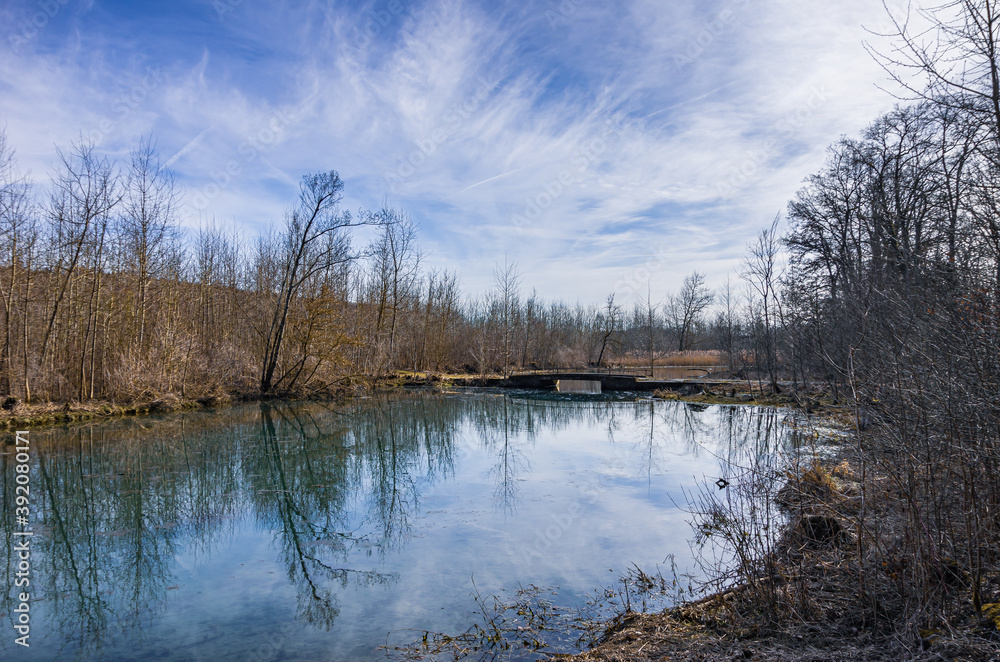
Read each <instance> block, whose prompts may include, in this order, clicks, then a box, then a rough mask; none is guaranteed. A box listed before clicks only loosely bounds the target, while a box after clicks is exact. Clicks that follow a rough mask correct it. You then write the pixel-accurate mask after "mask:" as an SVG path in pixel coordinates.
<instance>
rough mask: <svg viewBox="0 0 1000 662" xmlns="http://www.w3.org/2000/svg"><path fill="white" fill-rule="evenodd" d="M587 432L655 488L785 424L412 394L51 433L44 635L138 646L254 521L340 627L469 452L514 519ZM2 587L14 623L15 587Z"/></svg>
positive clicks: (9, 498) (737, 411)
mask: <svg viewBox="0 0 1000 662" xmlns="http://www.w3.org/2000/svg"><path fill="white" fill-rule="evenodd" d="M581 422H583V423H584V424H585V425H587V427H588V428H589V429H593V430H602V429H606V430H607V438H608V440H609V442H610V443H611V444H612V445H613V446H614V448H615V453H616V454H617V456H618V457H620V462H619V461H618V460H616V463H618V464H620V466H621V467H622V469H621V470H622V471H623V472H625V473H627V474H631V475H632V476H633V477H636V478H638V477H644V478H647V479H648V477H649V476H652V475H654V474H658V473H660V472H662V471H666V470H667V469H669V466H670V463H671V462H672V457H673V455H672V454H676V453H678V452H683V453H705V452H709V453H711V454H713V455H716V456H718V457H719V458H722V459H726V458H732V457H735V454H736V451H735V450H734V449H736V448H737V447H740V448H742V449H743V450H741V451H740V452H745V449H746V447H747V443H748V442H749V443H750V444H751V445H752V444H756V443H758V441H756V440H761V439H763V440H764V441H761V442H759V444H762V445H760V448H759V449H758V452H773V439H774V436H775V428H776V427H777V426H778V416H777V415H776V414H774V413H773V412H772V413H768V410H761V409H752V408H729V409H727V410H726V411H725V412H723V414H722V428H723V430H724V433H723V434H719V432H720V431H719V430H718V426H714V425H710V424H709V423H708V422H707V421H706V419H705V418H704V417H702V416H700V414H699V412H696V411H694V410H691V409H689V408H687V407H684V406H683V405H677V404H676V403H658V404H656V405H654V404H653V403H650V402H648V401H646V402H606V401H593V402H579V401H572V402H557V401H551V400H545V399H535V398H529V397H526V396H525V395H524V394H521V395H517V396H514V397H512V396H508V395H502V396H499V395H498V396H489V397H483V396H461V397H442V396H412V397H394V398H391V399H386V398H376V399H370V400H365V401H358V402H354V403H352V404H349V405H345V406H341V407H328V406H324V405H320V404H315V403H311V404H288V403H265V404H261V405H257V406H242V407H233V408H231V409H226V410H221V411H218V412H210V411H199V412H187V413H181V414H175V415H170V416H162V417H158V418H155V417H150V418H144V419H133V420H119V421H114V422H103V423H98V424H93V425H77V426H68V427H61V428H50V429H47V430H39V431H36V432H33V433H32V445H33V458H32V461H33V465H32V473H31V490H32V492H31V504H32V513H33V516H32V519H33V528H34V531H35V533H36V535H35V536H34V538H33V539H32V545H33V551H32V563H33V567H32V571H33V583H32V595H33V599H34V600H35V601H36V602H35V605H36V609H37V612H36V616H37V617H42V618H44V625H40V626H39V627H40V628H43V629H44V630H45V631H46V632H47V635H46V636H47V637H50V638H51V637H58V638H59V639H60V640H61V641H63V642H64V646H65V647H66V648H67V649H68V650H72V651H74V652H75V653H76V654H77V655H79V656H82V657H87V656H97V655H99V654H100V651H101V649H102V646H105V645H110V644H111V643H112V642H116V641H117V642H118V643H120V641H121V638H123V637H124V638H127V639H128V641H132V640H134V639H139V638H141V637H142V636H143V628H144V627H145V626H146V624H148V623H150V622H152V621H153V620H154V619H155V618H156V617H157V616H158V615H160V614H162V613H164V612H165V611H167V609H168V602H169V596H170V595H171V593H170V591H171V589H172V588H176V584H177V583H178V581H179V580H178V572H179V564H182V565H183V564H184V563H186V564H187V567H193V566H197V565H199V563H201V562H202V561H205V560H208V559H210V558H211V557H212V555H213V552H214V550H217V549H219V548H220V547H221V546H223V545H225V544H228V543H230V542H232V541H233V540H235V539H236V537H237V534H238V532H240V531H241V530H243V529H245V528H246V527H247V526H248V525H251V524H252V525H253V526H254V527H255V528H256V529H257V530H258V531H261V532H262V533H263V535H271V536H273V541H274V546H275V548H276V550H277V555H276V556H277V558H278V559H280V563H281V566H282V567H283V568H284V569H285V570H286V576H287V579H288V583H289V585H290V586H291V587H293V588H294V591H295V595H296V611H295V613H296V617H297V619H298V620H299V621H301V622H303V623H308V624H311V625H313V626H315V627H317V628H320V629H327V630H328V629H330V628H332V627H334V625H335V623H336V621H337V618H338V616H339V614H340V613H341V608H342V604H341V601H340V600H341V595H342V593H343V592H344V590H345V589H347V588H348V587H352V586H353V587H355V588H356V589H357V588H363V587H373V586H391V585H392V584H394V583H395V582H397V581H398V579H399V577H398V576H397V575H396V574H395V573H392V572H381V571H379V570H376V569H373V568H377V567H379V566H380V565H382V564H380V562H379V561H380V559H381V558H383V557H385V555H387V554H389V553H401V552H402V551H403V550H404V549H405V546H406V544H407V541H408V540H410V539H411V537H412V536H413V535H414V527H415V519H416V518H417V516H418V515H419V513H420V504H421V495H422V493H424V492H425V491H426V490H427V488H428V487H429V486H433V485H435V484H438V483H440V482H441V481H445V480H450V479H452V478H453V477H454V476H455V463H456V455H457V453H456V449H457V448H459V447H460V446H462V445H463V444H468V443H476V444H479V445H480V447H481V449H482V450H483V451H484V452H486V453H487V454H488V455H489V457H491V458H493V464H492V467H491V468H490V469H489V474H490V477H491V480H492V483H493V492H492V500H493V503H494V506H495V508H496V509H497V510H500V511H503V513H504V517H507V516H508V515H513V514H515V513H516V511H517V505H518V500H519V498H520V495H519V487H518V485H519V482H520V480H519V479H520V478H521V476H522V475H524V474H526V473H530V471H531V464H530V461H529V455H530V453H531V451H532V449H533V447H534V445H535V443H536V439H537V438H538V436H539V433H540V432H542V431H546V432H548V431H554V430H560V429H563V428H566V427H567V426H570V425H580V424H581ZM678 437H680V438H681V439H682V440H683V444H680V445H679V444H678V443H677V439H678ZM618 439H623V440H627V443H622V442H620V441H616V440H618ZM13 459H14V458H13V455H12V454H3V455H0V468H2V474H0V475H2V478H0V480H2V481H3V484H2V489H3V492H4V498H3V501H2V504H0V517H2V527H3V530H4V534H5V539H7V540H10V539H11V534H12V531H14V530H15V529H19V528H20V527H15V518H14V512H13V507H12V504H13V502H14V499H13V492H14V489H13V488H14V485H13V476H14V472H13V467H12V463H13ZM16 564H17V559H16V558H15V554H14V553H13V552H12V550H11V546H10V545H5V546H4V547H3V549H2V551H0V567H3V568H4V569H5V572H6V576H7V577H13V576H14V568H15V566H16ZM510 579H511V581H512V582H516V581H517V578H516V577H512V578H510ZM6 586H7V589H6V591H5V592H3V594H2V596H3V605H2V607H3V609H4V611H5V612H6V613H8V614H9V613H11V610H12V609H13V606H14V600H15V597H16V595H17V589H16V588H15V587H14V586H13V582H7V584H6ZM211 627H212V624H206V628H209V629H210V628H211ZM0 650H3V649H2V648H0Z"/></svg>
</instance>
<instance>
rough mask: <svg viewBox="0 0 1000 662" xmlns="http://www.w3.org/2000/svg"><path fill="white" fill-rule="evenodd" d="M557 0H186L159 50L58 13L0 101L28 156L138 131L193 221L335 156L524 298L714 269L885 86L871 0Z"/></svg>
mask: <svg viewBox="0 0 1000 662" xmlns="http://www.w3.org/2000/svg"><path fill="white" fill-rule="evenodd" d="M570 5H572V6H573V8H574V9H573V10H572V11H569V12H566V11H563V10H564V9H565V8H566V7H568V6H569V5H567V4H566V3H557V2H548V1H539V2H533V3H518V4H510V5H499V6H494V5H489V4H486V3H481V4H480V3H476V2H471V1H468V2H463V1H461V0H426V1H424V0H420V1H418V0H398V2H388V1H378V0H376V1H374V2H369V3H365V4H360V5H353V6H339V5H334V6H329V5H323V6H320V5H319V4H310V3H305V4H302V5H297V6H291V7H288V6H285V5H282V7H281V8H280V9H276V8H275V7H270V6H267V7H263V6H255V5H252V4H251V3H242V4H239V5H238V6H235V7H234V8H233V10H232V11H231V12H229V13H227V14H226V16H224V17H223V18H222V19H221V20H220V18H219V17H218V16H216V15H215V13H214V12H212V11H210V7H208V6H202V5H197V6H195V5H192V6H191V7H188V6H186V5H184V8H183V11H187V12H189V15H188V16H185V17H184V18H186V19H187V21H188V22H183V21H181V20H180V18H178V19H177V22H176V24H175V26H187V25H188V24H189V23H190V24H191V25H194V26H196V27H194V28H188V27H185V28H183V29H182V28H180V27H175V28H174V32H172V33H171V35H170V36H171V37H172V39H173V41H167V40H166V37H165V36H164V35H150V36H149V42H150V43H151V44H160V43H161V42H162V43H163V44H166V43H170V46H169V47H167V46H165V45H164V46H159V47H156V48H154V47H153V46H149V47H148V48H147V47H146V46H144V45H143V42H144V37H146V35H143V34H135V35H132V38H131V40H130V41H128V43H127V47H122V46H121V45H120V43H119V40H118V36H117V35H116V34H115V33H114V31H102V29H101V27H100V26H97V25H94V24H93V23H89V22H88V21H87V19H86V16H83V17H77V18H75V19H74V22H73V23H72V24H71V25H69V26H68V27H66V26H64V28H62V31H61V32H58V30H59V29H60V28H58V27H57V26H55V27H53V28H52V29H53V33H52V34H50V35H44V34H43V35H40V36H39V37H38V38H37V39H36V40H35V41H33V42H32V44H30V45H29V46H30V47H29V48H27V49H26V50H23V51H20V52H15V51H13V50H9V49H8V50H4V51H3V52H2V57H0V121H2V122H5V123H6V124H7V125H8V132H9V136H10V139H11V142H12V143H13V144H14V145H15V146H16V147H18V149H19V155H20V157H21V160H22V166H26V167H28V168H30V169H32V170H33V171H34V172H35V174H36V175H41V176H44V174H45V173H46V172H47V169H48V167H49V164H50V163H51V161H52V157H53V155H54V151H53V145H63V146H64V145H66V144H68V143H69V142H70V141H71V140H75V139H78V138H79V137H80V136H81V134H82V135H84V136H85V137H86V136H88V135H91V134H94V132H95V131H97V132H98V134H100V138H101V144H102V147H103V148H105V149H107V150H109V151H111V152H114V153H124V152H125V150H126V149H127V147H128V146H129V145H130V144H131V143H132V142H134V141H135V140H136V139H137V138H138V137H139V136H140V135H143V134H149V133H153V134H155V135H156V137H157V142H158V145H159V147H160V149H161V151H162V152H163V154H164V155H165V156H167V155H169V159H170V163H171V167H172V168H173V169H174V170H175V171H176V172H177V173H178V179H179V181H180V182H181V183H182V185H183V186H184V188H185V191H186V197H185V206H184V214H185V223H187V224H189V225H196V224H198V223H199V222H202V221H203V220H205V219H211V218H217V219H220V220H226V221H228V220H230V219H234V220H235V221H236V222H238V223H242V224H244V225H245V227H247V228H249V229H250V230H251V231H257V230H260V229H261V228H265V227H266V226H267V224H268V223H269V222H273V221H274V220H276V219H279V218H280V216H281V212H282V210H283V209H284V208H285V206H286V205H288V204H289V203H290V202H291V201H292V200H293V198H294V182H295V181H296V180H297V179H298V177H299V176H300V175H301V174H303V173H305V172H308V171H312V170H317V169H327V168H336V169H338V170H339V171H340V172H341V175H342V176H343V177H344V178H345V181H346V182H347V195H348V199H347V201H346V203H347V204H348V206H350V207H352V208H353V207H358V206H366V207H372V206H375V205H377V204H379V203H380V202H381V201H382V200H383V199H386V198H387V199H388V200H389V202H390V203H391V204H394V205H396V206H400V207H402V208H405V209H407V210H409V212H410V213H411V215H412V216H413V217H414V219H415V220H417V222H418V223H419V224H420V225H421V227H422V233H421V236H422V241H423V243H424V245H425V247H426V249H427V250H428V252H429V257H428V262H429V263H431V264H433V265H435V266H441V267H449V268H456V269H458V270H459V271H460V272H461V273H462V274H463V279H464V281H465V283H466V288H465V289H466V290H467V291H470V292H476V291H480V290H482V289H484V288H485V287H487V286H488V284H489V279H490V271H491V267H492V264H493V262H494V261H496V260H498V259H499V260H502V259H503V255H504V254H505V253H506V254H507V255H509V256H511V257H512V258H514V259H517V260H518V262H519V263H520V266H521V269H522V270H523V271H524V275H525V282H526V283H531V284H532V285H535V286H537V287H538V289H539V291H540V292H541V293H542V294H543V295H545V296H549V297H563V298H566V299H569V300H576V299H580V300H585V301H597V300H600V299H601V298H603V296H604V294H605V293H606V292H607V291H609V290H610V289H612V288H613V287H615V283H616V282H617V281H619V280H620V279H621V278H622V274H627V273H629V272H630V271H634V270H635V269H636V268H637V262H636V257H635V256H636V255H646V254H650V253H656V252H657V251H660V252H664V251H665V252H666V253H669V259H663V260H660V261H659V262H658V264H657V268H656V273H655V274H654V275H653V276H652V277H651V287H652V289H653V291H654V295H656V294H657V292H658V293H659V294H660V295H662V293H664V292H665V291H666V290H668V289H672V288H675V287H676V283H677V282H678V281H679V280H680V278H682V277H683V275H684V274H685V273H688V272H690V271H691V269H694V268H699V269H701V270H703V271H708V272H709V274H710V277H711V278H712V279H713V281H714V282H718V281H719V280H721V278H722V277H723V275H724V273H725V272H726V271H727V270H729V269H731V268H732V267H733V266H734V265H735V262H736V260H738V258H739V255H740V253H741V251H742V248H743V246H744V244H745V243H746V242H747V241H749V240H750V239H751V238H752V236H753V234H754V233H755V232H756V230H757V228H759V227H760V226H762V225H764V224H765V223H767V222H768V221H769V220H770V219H771V218H772V217H773V215H774V213H775V212H777V211H779V210H781V209H782V208H783V207H784V205H785V202H786V201H787V199H788V198H789V197H790V196H791V195H792V194H793V193H794V191H795V189H796V188H797V186H798V185H799V182H800V181H801V180H802V179H803V178H804V177H805V176H806V175H808V174H809V173H810V172H811V171H813V170H815V169H816V168H817V167H818V166H819V165H820V163H821V161H822V158H823V154H824V151H825V148H826V146H827V145H828V144H829V143H830V142H832V141H834V140H836V139H837V138H838V137H839V136H840V135H842V134H851V133H854V132H856V131H858V130H859V129H861V128H862V127H863V126H864V125H865V124H866V123H868V122H869V121H870V120H871V119H873V118H874V117H875V115H876V114H877V113H878V112H880V111H882V110H884V109H886V108H888V107H889V106H890V105H891V103H892V101H893V100H892V99H891V98H890V97H888V96H887V95H886V94H885V93H884V92H882V91H880V90H878V89H877V88H876V86H875V84H876V83H878V82H884V81H885V74H884V73H883V72H882V71H881V70H880V69H879V67H878V66H877V65H876V64H875V63H874V62H873V61H872V60H871V58H870V56H869V55H868V54H867V53H866V52H865V50H864V48H863V46H862V41H863V40H865V39H868V40H873V39H874V40H877V39H878V38H877V37H873V36H871V35H870V34H868V33H866V32H865V31H864V30H863V28H862V24H864V23H868V24H870V25H871V24H878V23H879V22H880V21H881V20H882V19H881V15H882V9H881V7H879V6H878V3H870V2H867V1H866V0H847V1H846V2H844V3H841V4H840V5H836V6H824V9H823V11H822V12H818V11H815V8H814V7H813V6H811V5H808V4H803V3H795V2H791V0H780V1H778V2H774V3H770V4H765V5H761V4H757V3H755V4H753V5H752V6H750V5H749V3H747V2H745V1H744V0H721V1H720V2H712V3H696V2H693V1H691V2H684V3H669V4H667V3H662V2H659V1H657V0H631V1H630V2H623V3H618V4H614V5H606V4H600V3H587V2H577V3H570ZM665 5H666V6H665ZM199 8H200V9H199ZM560 8H562V9H560ZM100 9H101V3H100V2H97V3H96V7H95V9H94V11H97V10H100ZM106 11H110V9H107V10H106ZM164 11H166V10H164ZM176 11H178V12H180V11H181V9H177V10H176ZM199 11H200V12H201V13H197V12H199ZM192 17H193V18H192ZM135 25H138V26H140V28H139V29H140V31H141V30H144V29H152V28H148V27H146V26H145V24H144V23H142V22H141V21H140V22H138V23H135ZM56 32H58V34H56ZM4 48H6V46H0V49H4ZM102 127H104V128H105V129H108V130H104V129H102ZM210 127H211V130H209V128H210ZM94 135H97V134H94ZM661 247H663V248H662V250H661ZM641 265H642V261H641V260H640V261H639V264H638V266H641Z"/></svg>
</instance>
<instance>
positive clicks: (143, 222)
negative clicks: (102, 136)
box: [119, 138, 177, 352]
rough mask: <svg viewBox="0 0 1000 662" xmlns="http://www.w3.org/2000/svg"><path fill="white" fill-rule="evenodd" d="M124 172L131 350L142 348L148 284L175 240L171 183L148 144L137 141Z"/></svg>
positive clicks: (123, 236) (158, 273)
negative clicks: (133, 303) (132, 307)
mask: <svg viewBox="0 0 1000 662" xmlns="http://www.w3.org/2000/svg"><path fill="white" fill-rule="evenodd" d="M130 156H131V158H130V160H129V164H128V169H127V170H126V172H125V192H124V196H125V197H124V199H123V201H122V202H123V207H122V214H121V218H120V224H121V227H120V229H119V232H120V235H121V239H122V245H123V249H124V250H123V252H124V256H123V257H124V260H125V263H126V264H127V265H128V266H129V269H130V271H132V278H133V279H134V284H133V289H134V291H135V296H136V306H135V313H134V314H135V316H136V317H137V319H136V321H135V326H136V329H135V341H134V342H135V344H134V346H133V347H134V349H135V350H137V351H139V352H143V351H144V348H145V347H146V343H147V337H146V335H147V334H146V323H147V322H146V319H147V315H148V308H149V286H150V282H151V281H152V280H154V279H155V278H158V277H159V276H161V275H162V273H163V270H164V268H165V267H166V266H167V263H168V262H167V260H168V257H169V255H170V252H169V250H168V244H169V243H170V242H171V241H172V240H173V239H174V238H175V237H176V234H177V224H176V223H177V221H176V218H175V217H174V208H175V206H176V204H177V195H176V193H175V190H174V180H173V177H172V176H171V175H170V173H169V172H168V171H166V170H164V169H163V168H162V166H161V165H160V162H159V158H158V156H157V154H156V150H155V147H154V146H153V144H152V141H151V140H150V139H148V138H146V139H143V140H141V141H140V142H139V144H138V146H137V147H136V148H134V149H133V150H132V152H131V155H130Z"/></svg>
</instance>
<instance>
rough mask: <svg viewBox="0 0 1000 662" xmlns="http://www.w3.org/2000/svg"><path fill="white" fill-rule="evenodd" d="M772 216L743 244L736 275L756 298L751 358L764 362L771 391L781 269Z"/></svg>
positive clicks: (777, 219) (774, 388) (775, 374)
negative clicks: (743, 253) (757, 311)
mask: <svg viewBox="0 0 1000 662" xmlns="http://www.w3.org/2000/svg"><path fill="white" fill-rule="evenodd" d="M780 220H781V217H780V216H776V217H775V218H774V221H773V222H772V223H771V226H770V227H768V228H765V229H763V230H761V231H760V233H759V234H758V235H757V239H756V241H754V242H752V243H751V244H750V245H749V246H747V252H748V255H747V256H746V257H745V258H744V259H743V265H742V270H741V272H740V275H741V276H742V277H743V279H744V280H746V281H747V283H748V284H749V286H750V288H751V291H752V292H753V293H754V295H755V297H756V299H757V302H758V303H759V305H760V314H759V315H758V316H757V320H756V322H757V324H756V325H755V326H757V327H758V329H757V331H758V333H757V336H758V343H757V352H756V353H757V354H758V355H757V356H756V357H755V362H756V363H757V364H758V365H759V364H760V362H761V361H763V363H764V370H765V371H766V372H767V377H768V381H769V383H770V386H771V391H772V392H774V393H776V392H778V390H779V389H778V357H777V351H776V342H775V330H776V327H777V320H778V310H777V306H778V287H779V285H780V279H781V273H780V265H779V263H778V257H779V253H780V252H781V237H780V235H779V234H778V223H779V222H780Z"/></svg>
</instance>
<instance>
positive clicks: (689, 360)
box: [615, 350, 728, 368]
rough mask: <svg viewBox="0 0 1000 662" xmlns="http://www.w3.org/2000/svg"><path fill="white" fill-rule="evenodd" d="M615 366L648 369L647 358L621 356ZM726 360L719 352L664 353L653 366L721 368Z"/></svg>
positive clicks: (726, 362)
mask: <svg viewBox="0 0 1000 662" xmlns="http://www.w3.org/2000/svg"><path fill="white" fill-rule="evenodd" d="M615 363H616V364H617V365H621V366H623V367H627V368H648V367H649V358H648V357H642V356H623V357H620V358H617V359H616V360H615ZM727 364H728V360H727V358H726V354H725V352H720V351H716V350H713V351H696V350H693V351H686V352H665V353H661V354H657V356H656V358H655V359H654V360H653V365H654V366H657V367H661V368H662V367H667V366H723V365H727Z"/></svg>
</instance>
